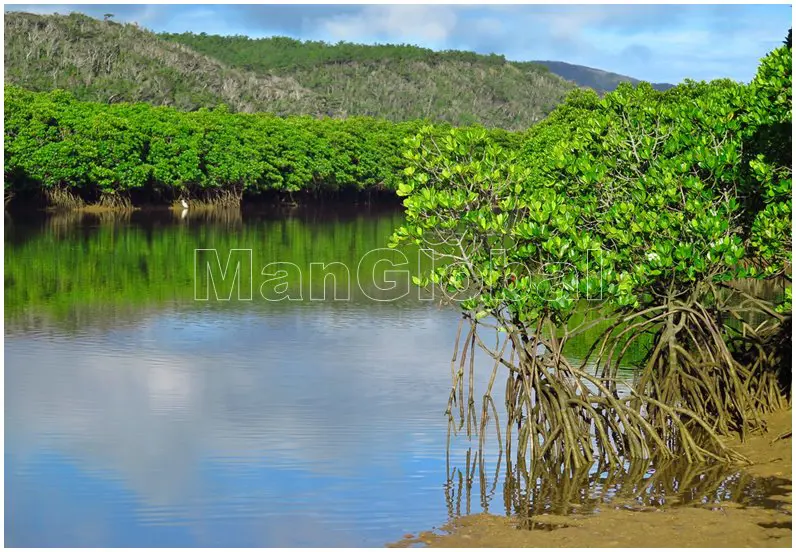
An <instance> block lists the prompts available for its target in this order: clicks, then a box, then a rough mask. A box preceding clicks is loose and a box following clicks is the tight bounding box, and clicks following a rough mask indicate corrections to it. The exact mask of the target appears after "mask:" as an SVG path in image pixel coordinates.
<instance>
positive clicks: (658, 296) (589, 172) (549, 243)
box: [394, 46, 792, 469]
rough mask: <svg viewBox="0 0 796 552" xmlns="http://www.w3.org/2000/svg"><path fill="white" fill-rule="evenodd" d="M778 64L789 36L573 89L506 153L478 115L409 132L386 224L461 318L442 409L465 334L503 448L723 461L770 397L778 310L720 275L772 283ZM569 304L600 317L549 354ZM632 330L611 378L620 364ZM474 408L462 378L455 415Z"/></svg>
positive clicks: (782, 233) (782, 245) (581, 456)
mask: <svg viewBox="0 0 796 552" xmlns="http://www.w3.org/2000/svg"><path fill="white" fill-rule="evenodd" d="M791 60H792V56H791V49H790V47H789V46H783V47H781V48H779V49H778V50H776V51H774V52H772V53H771V54H770V55H769V56H767V57H766V58H765V59H764V60H763V61H762V64H761V66H760V69H759V72H758V75H757V77H756V78H755V79H754V81H753V82H752V83H751V84H750V85H742V84H739V83H735V82H731V81H726V80H719V81H713V82H709V83H705V82H700V83H697V82H690V81H687V82H685V83H683V84H681V85H679V86H677V87H675V88H672V89H670V90H668V91H666V92H659V91H656V90H654V89H653V88H652V87H650V86H649V85H646V84H641V85H639V86H637V87H632V86H630V85H621V86H620V87H619V88H618V89H617V90H616V91H614V92H612V93H610V94H607V95H606V96H605V97H603V98H599V97H597V96H596V95H595V94H593V93H588V92H582V91H577V92H574V93H572V94H571V95H570V96H569V98H568V99H567V101H566V102H565V103H564V104H563V105H562V106H560V107H558V108H557V109H556V110H555V111H554V112H553V113H552V114H551V115H550V117H548V118H547V119H546V120H545V121H543V122H542V123H540V124H539V125H537V126H535V127H533V128H532V129H531V130H530V131H529V132H528V134H527V136H526V139H525V140H524V142H523V144H522V145H521V146H520V148H519V149H511V148H506V147H503V146H501V145H499V144H497V143H495V141H494V140H493V139H492V138H491V137H490V136H489V135H488V134H487V133H486V132H484V131H483V130H479V129H452V130H450V131H449V132H448V133H447V134H446V135H444V136H442V137H440V136H439V135H438V133H437V132H436V129H434V128H432V127H424V128H423V129H421V132H420V133H419V134H418V135H417V136H416V137H412V138H409V139H408V140H407V145H408V150H409V151H408V152H407V153H406V155H405V157H406V159H407V161H408V162H409V166H408V167H407V168H406V169H405V170H404V174H405V179H404V182H403V183H401V184H400V186H399V187H398V193H399V194H400V195H402V196H406V199H405V201H404V205H405V206H406V209H407V224H406V225H404V226H403V227H402V228H400V229H399V230H398V231H397V232H396V234H395V236H394V238H395V242H397V243H400V242H413V243H416V244H419V245H421V246H422V247H424V248H427V249H431V250H433V251H434V253H435V255H436V256H437V258H439V259H440V260H441V261H443V262H440V263H438V264H437V266H436V268H435V269H434V270H433V271H430V272H429V273H428V274H427V275H426V276H425V277H424V278H419V279H418V283H419V284H423V285H427V284H432V283H433V284H437V285H439V286H440V287H441V288H442V289H443V290H444V291H446V292H447V293H448V296H449V298H450V299H451V300H455V301H458V302H460V305H461V307H462V309H463V311H464V314H465V318H466V319H468V320H469V321H470V324H471V327H470V329H469V331H467V332H466V334H465V335H466V337H465V339H464V345H463V347H461V349H460V347H459V342H458V340H457V345H456V351H457V352H456V353H455V354H454V360H455V359H456V358H457V355H458V354H459V353H458V351H459V350H461V357H460V358H461V360H460V363H459V369H458V370H456V369H455V366H454V369H453V373H454V392H453V394H452V398H451V402H452V406H454V405H455V404H457V403H458V405H459V407H460V415H461V419H460V423H464V418H465V415H464V408H465V407H464V404H463V401H464V400H465V398H464V397H463V386H462V381H463V379H464V366H465V359H466V358H467V355H468V354H469V357H470V362H471V363H472V362H473V360H472V359H473V351H472V349H473V348H474V347H475V345H476V344H478V345H479V346H481V348H483V349H484V350H486V351H487V352H488V353H489V354H490V355H491V356H492V357H493V358H494V359H495V369H497V368H498V366H500V365H503V366H505V367H508V368H509V369H510V371H511V374H512V376H511V378H510V380H509V383H508V385H507V390H506V401H507V406H508V409H509V414H510V420H509V429H510V428H511V424H512V423H514V422H516V424H517V426H518V428H519V431H520V435H519V444H520V453H521V456H524V455H525V454H526V453H529V454H530V456H531V457H532V458H533V459H544V460H546V461H552V462H553V463H554V464H556V465H563V466H565V467H567V468H569V469H578V468H580V467H582V466H584V465H588V464H590V463H592V462H594V461H597V460H599V461H602V462H606V463H609V464H616V463H618V462H620V460H621V459H622V458H628V457H644V458H649V457H651V456H654V455H663V456H666V455H669V454H671V453H672V452H673V451H677V450H679V451H681V452H682V453H683V455H684V456H686V457H687V458H689V459H691V460H699V459H704V458H709V457H713V458H724V459H728V458H731V457H732V454H731V453H730V452H729V451H728V450H727V449H725V448H724V445H723V444H722V442H721V440H720V438H719V437H720V436H721V435H726V434H728V433H730V432H734V431H737V432H740V433H741V434H742V435H743V434H744V432H746V431H749V430H754V429H758V428H760V427H761V420H760V417H759V414H760V413H761V412H764V411H766V410H770V409H773V408H776V407H778V406H781V405H782V404H783V401H784V397H785V396H786V395H788V394H789V389H787V388H785V387H783V386H782V385H781V382H782V381H783V379H782V377H781V374H780V377H778V375H777V372H780V373H781V372H782V371H789V370H790V366H789V364H790V360H789V359H785V358H784V356H783V355H784V354H785V353H784V352H783V351H785V349H784V348H782V347H781V344H782V343H783V339H785V340H786V341H787V342H788V343H789V341H790V336H789V332H790V305H789V303H788V304H783V305H781V306H780V308H779V309H778V310H779V312H778V310H777V309H776V308H775V307H776V306H775V305H773V304H770V303H767V302H766V301H763V300H761V298H758V297H754V296H750V295H749V294H748V293H745V292H741V291H739V290H738V288H737V287H735V286H734V285H733V283H734V282H736V281H737V280H739V279H743V278H749V277H752V278H768V277H774V276H782V275H786V276H787V278H788V279H789V278H790V276H789V274H790V264H791V234H792V228H791V209H792V184H791V174H792V173H791V165H790V163H791V158H790V155H791V154H790V152H791V130H790V129H791V110H792V97H791V85H792V76H791ZM583 300H587V301H593V302H594V304H595V305H599V309H600V313H602V314H601V316H602V317H603V319H604V320H612V321H613V323H612V324H611V325H610V327H609V329H608V330H606V331H605V332H603V334H602V336H601V337H600V338H598V339H596V340H595V341H594V344H593V347H592V352H591V353H590V354H589V355H588V356H587V358H586V359H585V360H584V362H583V364H582V365H580V366H576V365H573V364H572V363H571V362H570V361H568V360H567V358H566V357H564V356H563V355H562V354H561V353H562V350H563V347H564V345H565V343H566V341H567V340H568V339H571V338H572V337H573V336H574V335H576V334H578V333H579V332H582V331H585V328H580V329H573V327H572V324H571V319H572V316H573V314H574V313H575V312H576V306H577V305H579V304H580V302H582V301H583ZM752 314H754V315H756V316H762V317H763V318H764V319H765V321H764V322H763V323H762V324H759V325H756V326H753V325H751V323H750V317H751V316H752ZM478 328H482V329H483V328H490V329H492V330H496V331H497V335H498V337H497V339H495V340H489V341H487V340H486V339H484V338H482V337H481V336H480V335H479V331H478ZM501 336H503V337H501ZM774 336H779V337H774ZM642 338H643V339H646V340H648V343H649V344H650V345H649V346H648V352H647V354H646V356H645V357H644V359H643V361H642V362H641V363H639V371H638V372H637V377H636V378H635V380H634V381H633V382H632V384H630V385H629V386H625V387H624V388H623V387H622V386H620V385H619V384H618V382H617V377H616V376H617V370H618V367H619V364H620V362H622V360H623V358H624V357H625V355H626V353H627V351H628V350H629V348H630V347H631V345H632V344H633V343H634V342H637V341H638V340H640V339H642ZM492 343H494V345H493V344H492ZM777 344H779V345H777ZM468 350H469V353H468ZM787 350H788V351H789V347H788V348H787ZM788 354H789V353H788ZM472 369H473V368H472V364H471V370H472ZM471 377H472V376H471ZM493 381H494V375H493ZM473 408H474V407H473V397H472V389H471V391H470V395H469V401H468V405H467V410H468V415H467V418H468V428H469V427H470V425H471V424H470V418H471V416H472V415H473V414H474V410H473ZM486 410H487V407H486V403H485V405H484V413H486Z"/></svg>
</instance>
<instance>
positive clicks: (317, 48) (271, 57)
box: [161, 33, 575, 129]
mask: <svg viewBox="0 0 796 552" xmlns="http://www.w3.org/2000/svg"><path fill="white" fill-rule="evenodd" d="M161 36H162V37H163V38H164V39H166V40H168V41H170V42H177V43H180V44H183V45H185V46H188V47H190V48H191V49H193V50H195V51H197V52H201V53H203V54H205V55H207V56H211V57H214V58H216V59H218V60H220V61H222V62H223V63H226V64H227V65H229V66H232V67H237V68H239V69H244V70H248V71H254V72H257V73H258V74H263V75H264V74H269V75H276V76H281V77H285V78H293V79H295V80H296V82H298V83H299V84H300V85H301V86H303V87H305V88H308V89H310V90H312V91H313V92H314V93H316V94H317V95H318V96H319V97H321V98H323V99H324V101H325V102H326V106H327V108H328V109H330V111H331V112H332V113H333V114H335V115H344V116H345V115H369V116H374V117H385V118H387V119H391V120H408V119H418V118H421V119H423V118H430V119H441V120H444V121H448V122H451V123H453V124H457V125H465V124H471V123H481V124H484V125H486V126H498V127H502V128H506V129H521V128H527V127H528V126H530V125H531V124H533V123H534V122H536V121H538V120H540V119H541V118H542V117H544V115H546V114H547V113H548V112H549V111H550V110H552V108H553V107H555V106H556V105H557V104H558V103H559V102H560V101H561V100H562V99H563V97H564V95H565V94H566V92H568V91H569V90H571V89H572V88H574V87H575V85H574V84H573V83H570V82H567V81H565V80H564V79H562V78H560V77H558V76H557V75H555V74H552V73H551V72H550V71H548V70H547V69H546V68H545V67H544V66H542V65H539V64H536V63H512V62H508V61H506V59H505V58H504V57H503V56H498V55H489V56H484V55H479V54H475V53H473V52H462V51H445V52H435V51H433V50H429V49H426V48H420V47H418V46H409V45H376V46H366V45H361V44H351V43H345V42H342V43H338V44H326V43H324V42H316V41H299V40H294V39H290V38H286V37H274V38H261V39H251V38H248V37H245V36H231V37H223V36H217V35H207V34H199V35H197V34H193V33H183V34H176V35H175V34H163V35H161Z"/></svg>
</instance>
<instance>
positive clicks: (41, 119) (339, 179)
mask: <svg viewBox="0 0 796 552" xmlns="http://www.w3.org/2000/svg"><path fill="white" fill-rule="evenodd" d="M420 126H421V123H420V122H408V123H391V122H388V121H384V120H379V119H370V118H360V117H354V118H350V119H345V120H337V119H313V118H311V117H288V118H280V117H276V116H272V115H268V114H243V113H230V112H229V111H228V110H227V109H226V108H225V107H224V106H219V107H217V108H215V109H212V110H208V109H200V110H198V111H195V112H190V113H185V112H181V111H178V110H176V109H171V108H166V107H153V106H150V105H147V104H124V103H119V104H112V105H107V104H100V103H91V102H81V101H77V100H76V99H75V98H74V97H73V96H72V95H71V94H69V93H67V92H64V91H59V90H56V91H53V92H49V93H35V92H30V91H27V90H24V89H21V88H18V87H15V86H9V85H7V86H6V88H5V177H6V178H5V191H6V197H8V196H9V193H11V194H28V195H29V194H31V193H39V192H43V193H44V194H45V195H47V197H48V198H49V199H50V201H51V202H52V203H53V204H55V205H64V204H65V205H67V206H68V205H72V204H75V203H77V204H79V203H80V201H79V200H81V199H82V200H86V201H98V202H101V203H108V204H111V205H116V204H120V203H121V204H126V203H128V202H129V201H130V200H131V198H143V199H144V200H153V199H157V198H163V199H167V200H168V199H171V200H173V199H175V198H178V197H186V198H194V199H201V200H212V201H220V200H222V199H231V201H232V202H233V203H235V202H238V201H240V198H241V197H242V196H243V195H244V194H248V195H256V194H261V193H267V192H283V193H292V192H298V191H310V192H316V193H321V192H336V191H341V190H343V191H344V190H357V191H368V192H373V191H381V190H393V189H395V187H396V186H397V175H398V174H399V173H400V171H401V170H402V169H403V168H404V167H405V160H404V159H403V158H402V157H401V155H400V152H401V147H402V140H403V138H405V137H407V136H410V135H414V134H415V133H416V132H417V131H418V129H419V128H420ZM444 129H445V127H444V126H443V127H439V130H440V132H442V131H444ZM489 133H490V135H491V136H493V137H494V138H495V140H496V141H498V142H500V143H503V144H506V145H507V146H508V147H516V144H517V143H519V136H517V135H515V134H514V133H509V132H507V131H503V130H491V131H489Z"/></svg>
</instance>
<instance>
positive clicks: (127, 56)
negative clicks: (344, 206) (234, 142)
mask: <svg viewBox="0 0 796 552" xmlns="http://www.w3.org/2000/svg"><path fill="white" fill-rule="evenodd" d="M4 15H5V16H4V28H5V54H4V60H5V82H6V83H7V84H17V85H20V86H23V87H25V88H28V89H30V90H34V91H47V90H52V89H55V88H62V89H65V90H68V91H70V92H72V93H73V94H74V95H75V96H76V97H77V98H79V99H81V100H91V101H100V102H122V101H143V102H148V103H151V104H154V105H170V106H174V107H177V108H179V109H185V110H192V109H197V108H199V107H203V106H212V105H216V104H219V103H225V104H227V105H229V106H230V107H231V108H232V109H234V110H237V111H263V110H270V111H275V112H288V111H291V112H292V111H296V110H297V111H305V110H306V111H309V110H311V109H312V107H313V106H314V105H317V103H316V101H315V98H314V97H313V96H314V95H313V94H312V92H310V91H309V90H306V89H304V88H303V87H301V86H300V85H299V84H298V83H296V81H295V80H293V79H290V78H278V77H273V76H262V75H255V74H254V73H251V72H246V71H241V70H239V69H232V68H230V67H227V66H226V65H224V64H223V63H221V62H219V61H218V60H215V59H212V58H209V57H207V56H204V55H201V54H198V53H196V52H194V51H193V50H191V49H189V48H186V47H184V46H181V45H179V44H175V43H173V42H167V41H165V40H162V39H161V38H159V37H158V36H157V35H155V34H154V33H151V32H149V31H146V30H144V29H141V28H139V27H138V26H136V25H121V24H118V23H114V22H112V21H98V20H96V19H93V18H90V17H87V16H84V15H80V14H72V15H68V16H61V15H47V16H42V15H34V14H28V13H18V12H8V13H5V14H4Z"/></svg>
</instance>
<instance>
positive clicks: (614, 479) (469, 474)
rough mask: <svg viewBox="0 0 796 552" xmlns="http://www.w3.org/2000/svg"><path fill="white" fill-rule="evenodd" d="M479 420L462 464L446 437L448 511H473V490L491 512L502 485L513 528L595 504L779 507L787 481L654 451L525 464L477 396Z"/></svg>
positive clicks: (591, 509)
mask: <svg viewBox="0 0 796 552" xmlns="http://www.w3.org/2000/svg"><path fill="white" fill-rule="evenodd" d="M490 422H494V423H493V424H492V425H493V427H494V431H495V441H496V444H498V447H497V448H495V447H491V448H490V447H488V446H487V434H488V432H489V431H492V429H491V428H489V425H490ZM478 426H479V427H478V429H479V430H478V432H477V437H478V440H477V442H478V444H477V446H470V447H468V448H467V449H466V450H465V451H464V454H463V458H461V457H460V458H459V462H461V460H463V464H462V463H459V464H457V463H456V462H455V461H453V460H452V458H451V456H452V454H451V452H452V447H451V439H450V438H449V440H448V451H447V453H448V462H447V481H446V484H445V501H446V505H447V510H448V516H449V517H450V518H454V517H459V516H462V515H470V514H473V513H476V512H478V511H479V509H478V508H474V507H473V500H474V499H476V497H474V496H473V495H474V493H478V497H477V500H479V503H480V506H481V508H480V510H481V511H484V512H489V511H490V509H492V510H493V511H494V510H495V509H496V507H497V504H500V502H499V501H498V499H496V495H497V493H498V492H502V504H501V506H502V512H501V513H505V515H506V516H509V517H512V518H514V519H516V522H517V526H518V527H519V528H522V529H547V530H552V529H555V528H557V527H562V526H564V525H563V524H562V523H561V522H560V521H556V522H554V523H551V522H549V521H547V522H545V518H540V517H539V516H542V515H544V514H552V515H558V516H567V515H572V514H581V515H589V514H597V513H599V511H600V509H602V508H623V509H630V510H640V511H643V510H650V509H651V510H658V509H665V508H672V507H683V506H689V507H707V508H713V507H720V506H719V505H720V504H721V503H722V502H725V501H733V502H736V503H740V504H743V505H763V506H767V507H778V506H779V504H778V503H776V502H772V501H771V500H770V498H769V497H770V496H771V495H772V494H776V492H777V489H778V488H780V487H783V486H788V485H790V481H786V480H783V479H780V478H776V477H771V478H761V477H754V476H751V475H749V474H747V473H745V472H744V471H743V470H741V469H739V468H738V467H737V466H733V465H731V464H727V463H723V462H711V463H689V462H687V461H685V460H683V459H679V460H678V459H663V458H660V457H654V458H652V459H649V460H643V461H633V462H627V461H626V462H624V463H623V464H621V465H618V466H609V465H607V464H604V465H599V464H594V465H592V466H588V467H585V468H582V469H578V470H574V471H572V470H567V469H564V468H563V467H562V466H561V465H560V464H558V465H556V464H555V463H551V462H538V461H537V462H535V463H534V462H530V463H528V462H526V458H524V457H523V455H514V456H512V454H511V452H510V451H511V447H510V445H511V444H510V443H507V442H505V441H504V437H505V435H501V432H500V421H499V419H498V414H497V410H496V408H495V406H494V402H492V400H491V398H490V397H484V402H483V410H482V415H481V418H480V423H479V424H478ZM452 430H455V425H454V427H452ZM472 436H476V433H475V432H473V433H472ZM515 439H516V438H515ZM468 440H469V437H468ZM492 462H495V464H494V466H492ZM499 486H500V487H502V488H499ZM496 501H498V502H497V503H496ZM493 513H497V512H493Z"/></svg>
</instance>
